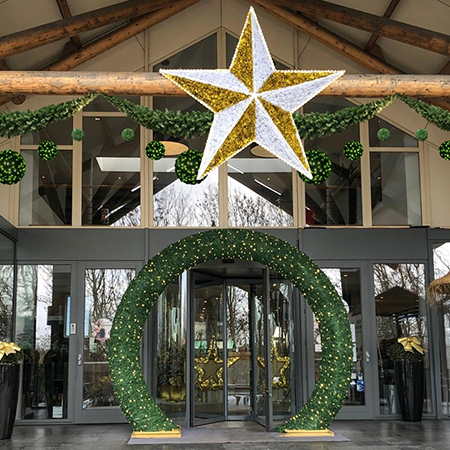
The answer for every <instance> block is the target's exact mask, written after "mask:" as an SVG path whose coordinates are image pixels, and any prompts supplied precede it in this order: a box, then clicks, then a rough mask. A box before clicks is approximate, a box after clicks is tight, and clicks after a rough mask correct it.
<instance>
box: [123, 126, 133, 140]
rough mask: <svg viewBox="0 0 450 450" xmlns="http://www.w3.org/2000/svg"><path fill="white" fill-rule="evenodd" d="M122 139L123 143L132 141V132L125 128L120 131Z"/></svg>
mask: <svg viewBox="0 0 450 450" xmlns="http://www.w3.org/2000/svg"><path fill="white" fill-rule="evenodd" d="M122 139H123V140H124V141H132V140H133V139H134V131H133V130H132V129H131V128H125V129H124V130H123V131H122Z"/></svg>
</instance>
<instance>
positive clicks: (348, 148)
mask: <svg viewBox="0 0 450 450" xmlns="http://www.w3.org/2000/svg"><path fill="white" fill-rule="evenodd" d="M363 153H364V147H363V146H362V144H361V142H358V141H350V142H347V143H346V144H345V146H344V155H345V156H346V157H347V158H348V159H351V160H352V161H358V160H359V159H361V156H362V155H363Z"/></svg>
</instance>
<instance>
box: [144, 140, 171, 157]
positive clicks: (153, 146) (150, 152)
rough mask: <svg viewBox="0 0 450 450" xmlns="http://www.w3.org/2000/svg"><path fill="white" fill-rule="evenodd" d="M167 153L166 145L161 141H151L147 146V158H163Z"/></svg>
mask: <svg viewBox="0 0 450 450" xmlns="http://www.w3.org/2000/svg"><path fill="white" fill-rule="evenodd" d="M165 153H166V147H164V144H163V143H162V142H159V141H152V142H149V143H148V144H147V146H146V147H145V154H146V155H147V158H150V159H153V160H154V161H158V159H161V158H162V157H163V156H164V155H165Z"/></svg>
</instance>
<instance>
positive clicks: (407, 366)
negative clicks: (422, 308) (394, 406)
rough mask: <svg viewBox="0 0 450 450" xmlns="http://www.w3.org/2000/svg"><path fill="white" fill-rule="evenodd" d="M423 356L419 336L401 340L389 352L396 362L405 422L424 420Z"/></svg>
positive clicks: (401, 406) (396, 375) (398, 395)
mask: <svg viewBox="0 0 450 450" xmlns="http://www.w3.org/2000/svg"><path fill="white" fill-rule="evenodd" d="M423 354H424V350H423V348H422V342H421V340H420V338H419V337H418V336H411V337H402V338H399V339H398V342H396V343H395V344H393V345H392V346H391V348H390V349H389V351H388V355H389V357H390V358H391V359H392V360H393V361H394V369H395V379H396V382H397V397H398V403H399V405H400V411H401V412H402V419H403V420H404V421H405V422H420V421H421V420H422V412H423V403H424V396H425V383H424V377H425V376H424V365H423V360H424V356H423Z"/></svg>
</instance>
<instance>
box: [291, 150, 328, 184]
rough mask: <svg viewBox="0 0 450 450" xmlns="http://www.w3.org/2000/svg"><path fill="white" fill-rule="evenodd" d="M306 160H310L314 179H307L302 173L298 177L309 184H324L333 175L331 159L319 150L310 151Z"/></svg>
mask: <svg viewBox="0 0 450 450" xmlns="http://www.w3.org/2000/svg"><path fill="white" fill-rule="evenodd" d="M306 158H307V159H308V163H309V167H310V169H311V174H312V176H313V177H312V179H309V178H307V177H305V175H302V174H301V173H300V172H298V175H299V176H300V178H301V179H302V181H304V182H305V183H308V184H322V183H325V181H327V180H328V178H329V177H330V175H331V161H330V158H328V156H327V155H326V154H325V153H324V152H321V151H319V150H308V151H307V152H306Z"/></svg>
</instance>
